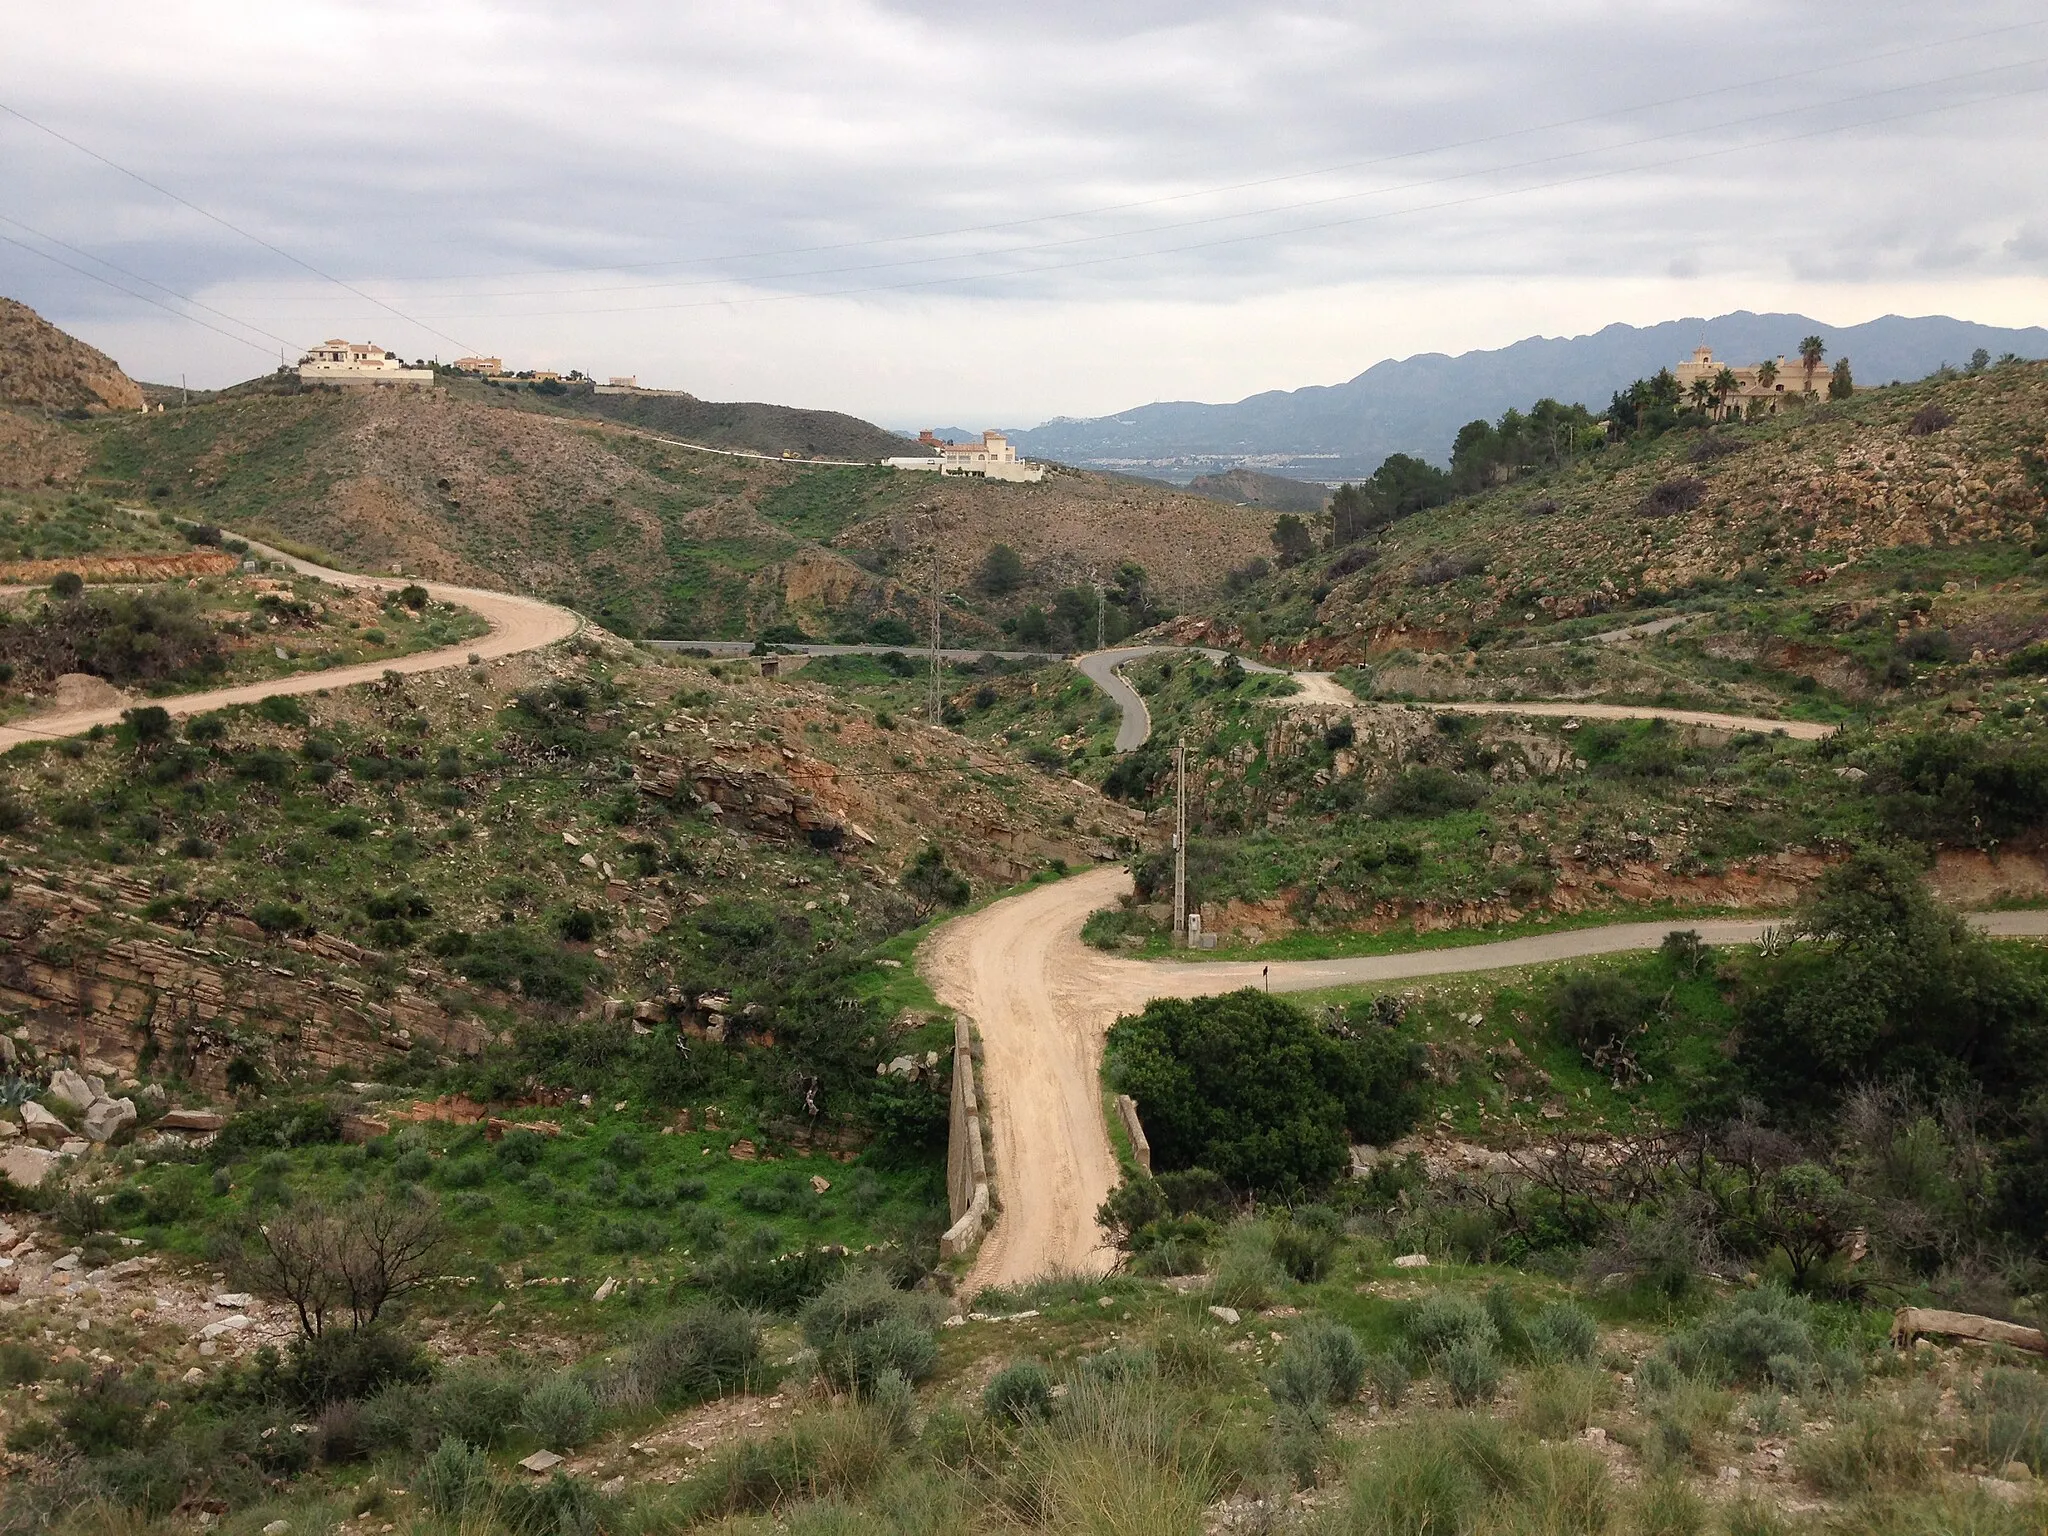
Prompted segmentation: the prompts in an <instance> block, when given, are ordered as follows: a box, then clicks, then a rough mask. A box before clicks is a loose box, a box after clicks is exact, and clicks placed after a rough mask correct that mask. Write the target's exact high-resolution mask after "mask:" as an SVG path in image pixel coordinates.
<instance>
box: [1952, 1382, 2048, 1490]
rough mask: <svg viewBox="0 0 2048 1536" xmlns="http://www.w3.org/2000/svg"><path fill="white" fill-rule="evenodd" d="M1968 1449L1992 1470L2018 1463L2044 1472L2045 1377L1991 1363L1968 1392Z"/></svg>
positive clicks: (2047, 1459)
mask: <svg viewBox="0 0 2048 1536" xmlns="http://www.w3.org/2000/svg"><path fill="white" fill-rule="evenodd" d="M1970 1407H1971V1418H1970V1445H1971V1449H1972V1450H1973V1451H1974V1452H1975V1454H1976V1455H1977V1457H1978V1459H1979V1460H1981V1461H1983V1462H1984V1463H1985V1464H1986V1465H1988V1466H1990V1467H1991V1468H1992V1469H1993V1470H1994V1471H1995V1470H1997V1469H1998V1468H2001V1467H2003V1466H2004V1465H2005V1464H2006V1463H2007V1462H2009V1461H2023V1462H2025V1463H2026V1464H2027V1465H2028V1466H2029V1467H2031V1468H2032V1469H2033V1470H2034V1471H2035V1472H2037V1473H2041V1472H2048V1377H2044V1376H2042V1375H2041V1374H2039V1373H2038V1372H2035V1371H2027V1370H2018V1369H2015V1368H2013V1367H2011V1366H2003V1365H1996V1366H1993V1367H1992V1368H1991V1369H1990V1370H1988V1371H1986V1372H1985V1373H1984V1378H1983V1380H1982V1381H1980V1382H1979V1383H1978V1385H1977V1390H1976V1391H1975V1392H1974V1393H1972V1394H1971V1401H1970Z"/></svg>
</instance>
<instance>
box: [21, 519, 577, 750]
mask: <svg viewBox="0 0 2048 1536" xmlns="http://www.w3.org/2000/svg"><path fill="white" fill-rule="evenodd" d="M249 547H250V548H252V549H254V550H255V551H256V552H257V553H258V554H260V555H263V556H265V557H266V558H268V559H271V560H279V561H283V562H284V563H285V564H287V565H289V566H291V567H292V569H294V570H296V571H298V572H299V573H300V574H301V575H305V576H317V577H319V578H320V579H321V580H322V581H328V582H332V583H334V584H335V585H336V586H339V587H349V588H354V589H365V588H380V589H384V590H396V589H397V588H399V587H403V586H406V585H407V584H408V578H406V577H403V576H400V577H383V576H359V575H356V574H354V573H353V572H349V571H331V570H329V569H327V568H326V567H325V566H321V565H314V564H311V563H310V562H308V561H305V560H299V559H294V558H293V557H292V556H290V555H287V554H285V553H284V552H283V551H281V550H275V549H270V548H268V547H267V546H265V545H262V544H258V543H256V542H255V541H253V540H251V541H250V546H249ZM420 585H421V586H423V587H425V588H426V589H427V592H428V594H429V595H430V596H431V597H433V598H434V599H435V600H436V601H438V602H443V603H454V604H456V605H457V606H459V607H463V608H468V609H470V610H472V611H473V612H475V613H478V614H481V615H482V616H483V618H484V619H485V620H486V622H488V623H489V624H490V626H491V628H490V632H489V633H488V634H484V635H479V636H477V637H476V638H475V639H473V640H465V641H463V642H462V643H460V644H458V645H450V646H444V647H443V648H442V649H440V650H438V651H420V652H417V653H415V654H414V655H411V656H400V657H396V658H394V659H393V660H390V661H369V662H363V663H361V664H359V665H357V666H352V667H332V668H329V669H328V670H327V671H324V672H302V673H300V674H298V675H297V676H294V677H274V678H270V679H268V680H267V681H264V682H260V683H242V684H238V685H237V686H235V687H232V688H210V689H207V690H206V691H205V692H203V693H181V694H174V695H171V696H169V697H166V698H157V699H137V700H136V701H135V703H136V704H160V705H162V706H163V707H164V708H165V709H167V710H169V711H170V712H171V713H172V714H173V715H197V714H204V713H205V712H206V711H207V710H210V709H219V708H221V707H223V706H224V705H228V704H253V703H255V702H256V701H257V700H259V699H267V698H270V697H272V696H274V695H276V694H298V693H313V692H316V691H318V690H320V689H323V688H348V687H351V686H353V685H355V684H357V683H374V682H376V681H377V679H378V678H380V677H382V676H383V675H384V674H385V673H386V672H401V673H413V672H434V671H438V670H440V669H441V668H442V667H455V666H461V665H462V664H463V663H464V662H466V661H467V660H468V658H469V657H471V656H472V655H474V656H477V657H479V658H481V659H483V660H485V661H489V660H491V659H492V658H493V657H497V656H512V655H516V654H518V653H519V652H521V651H531V650H534V649H537V648H538V647H540V646H543V645H549V644H552V643H553V642H554V641H557V640H566V639H567V638H568V637H569V636H570V635H573V634H575V633H576V631H577V630H578V629H580V628H581V627H582V624H583V621H582V620H581V619H579V618H578V617H577V616H576V615H575V614H573V613H571V612H569V611H568V610H567V609H566V608H557V607H555V606H554V605H553V604H552V603H543V602H541V601H540V600H539V599H537V598H531V597H516V596H514V595H512V594H511V593H509V592H486V591H484V590H482V589H481V588H477V587H454V586H448V585H446V584H445V583H442V582H435V581H423V582H421V583H420ZM131 707H133V706H132V705H120V704H117V705H113V706H111V707H102V708H98V709H78V710H70V711H66V712H64V713H61V714H47V715H31V716H29V717H27V718H25V719H21V720H17V721H15V722H14V723H13V724H12V725H4V726H0V752H5V751H8V750H10V749H12V748H14V747H17V746H20V745H21V744H22V743H23V742H25V741H48V740H51V739H53V738H56V737H61V736H76V735H78V734H80V733H81V732H83V731H89V730H91V729H92V728H93V727H94V726H96V725H113V724H115V723H116V722H117V721H119V720H120V718H121V712H122V710H123V709H125V708H131Z"/></svg>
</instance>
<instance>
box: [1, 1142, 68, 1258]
mask: <svg viewBox="0 0 2048 1536" xmlns="http://www.w3.org/2000/svg"><path fill="white" fill-rule="evenodd" d="M56 1161H57V1155H56V1153H54V1152H45V1151H44V1150H43V1149H42V1148H41V1147H22V1146H10V1147H6V1148H4V1149H0V1176H4V1177H5V1178H6V1179H7V1180H8V1181H9V1182H10V1183H13V1184H16V1185H19V1186H20V1187H21V1188H23V1189H34V1188H35V1187H36V1186H37V1185H38V1184H40V1183H42V1182H43V1175H44V1174H46V1173H48V1172H49V1171H50V1169H51V1167H52V1165H53V1164H55V1163H56ZM25 1246H26V1247H29V1248H33V1247H34V1246H35V1244H34V1243H28V1244H26V1245H25Z"/></svg>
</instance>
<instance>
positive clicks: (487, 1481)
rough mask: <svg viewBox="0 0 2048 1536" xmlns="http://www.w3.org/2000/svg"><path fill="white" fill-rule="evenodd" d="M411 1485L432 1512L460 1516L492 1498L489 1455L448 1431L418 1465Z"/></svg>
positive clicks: (452, 1516) (448, 1518) (461, 1517)
mask: <svg viewBox="0 0 2048 1536" xmlns="http://www.w3.org/2000/svg"><path fill="white" fill-rule="evenodd" d="M413 1486H414V1487H415V1488H417V1489H418V1490H419V1495H420V1499H421V1501H422V1502H423V1503H425V1505H426V1506H427V1508H429V1509H431V1510H432V1511H433V1512H434V1513H435V1514H437V1515H440V1516H441V1517H442V1518H443V1519H447V1520H463V1519H465V1518H466V1517H468V1516H469V1515H471V1514H472V1513H473V1512H475V1511H477V1510H480V1509H481V1508H483V1507H484V1506H485V1505H486V1504H487V1503H488V1502H489V1500H490V1498H491V1492H492V1489H491V1459H490V1457H488V1456H486V1455H485V1454H484V1453H483V1452H482V1451H481V1450H478V1449H477V1448H476V1447H474V1446H471V1445H465V1444H464V1443H463V1442H462V1441H461V1440H459V1439H457V1438H456V1437H455V1436H453V1435H449V1436H447V1437H446V1438H445V1439H443V1440H442V1441H441V1443H440V1445H438V1446H437V1447H435V1449H434V1453H433V1455H431V1456H429V1457H428V1458H427V1459H426V1461H425V1462H424V1463H423V1464H422V1465H421V1467H420V1470H419V1473H418V1475H417V1476H416V1477H415V1479H414V1481H413Z"/></svg>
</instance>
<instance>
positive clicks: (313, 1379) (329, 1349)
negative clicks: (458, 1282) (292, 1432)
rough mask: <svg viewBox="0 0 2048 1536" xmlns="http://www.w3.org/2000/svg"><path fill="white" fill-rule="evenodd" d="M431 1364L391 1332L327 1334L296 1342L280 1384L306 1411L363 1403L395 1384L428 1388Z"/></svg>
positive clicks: (412, 1345) (330, 1331) (334, 1331)
mask: <svg viewBox="0 0 2048 1536" xmlns="http://www.w3.org/2000/svg"><path fill="white" fill-rule="evenodd" d="M433 1370H434V1368H433V1362H432V1361H431V1360H429V1359H428V1358H427V1356H426V1354H425V1353H424V1352H423V1351H422V1350H421V1349H420V1347H419V1346H418V1345H417V1344H415V1343H413V1342H412V1341H411V1340H410V1339H408V1338H406V1337H405V1336H404V1335H402V1334H399V1333H396V1332H394V1331H392V1330H391V1329H389V1328H377V1327H371V1328H329V1329H326V1330H324V1331H323V1332H321V1333H318V1334H315V1335H314V1336H313V1337H311V1338H304V1337H301V1338H298V1339H295V1340H293V1342H292V1345H291V1348H290V1350H289V1352H288V1353H287V1354H286V1356H285V1365H284V1370H283V1373H282V1376H281V1384H282V1385H283V1387H284V1390H285V1393H286V1395H287V1396H289V1397H290V1398H291V1400H292V1401H293V1402H294V1403H296V1404H297V1405H298V1406H300V1407H301V1408H304V1409H308V1410H311V1409H318V1408H321V1407H324V1406H325V1405H327V1404H329V1403H336V1402H344V1401H359V1400H361V1399H363V1398H367V1397H371V1396H373V1395H375V1394H376V1393H377V1392H379V1391H381V1390H382V1389H383V1388H385V1387H387V1386H389V1385H391V1384H393V1383H424V1382H426V1381H429V1380H431V1379H432V1377H433Z"/></svg>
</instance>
